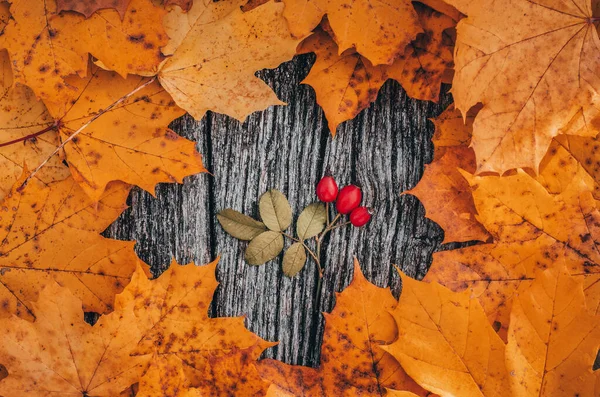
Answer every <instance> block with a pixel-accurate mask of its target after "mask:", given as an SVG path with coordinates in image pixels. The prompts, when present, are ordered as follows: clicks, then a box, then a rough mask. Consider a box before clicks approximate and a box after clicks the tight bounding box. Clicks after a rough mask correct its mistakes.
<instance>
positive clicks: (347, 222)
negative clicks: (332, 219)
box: [329, 221, 352, 231]
mask: <svg viewBox="0 0 600 397" xmlns="http://www.w3.org/2000/svg"><path fill="white" fill-rule="evenodd" d="M351 223H352V222H350V221H346V222H344V223H340V224H339V225H335V226H333V227H332V228H331V229H329V231H332V230H335V229H337V228H339V227H342V226H346V225H349V224H351Z"/></svg>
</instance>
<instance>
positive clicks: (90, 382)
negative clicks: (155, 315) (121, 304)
mask: <svg viewBox="0 0 600 397" xmlns="http://www.w3.org/2000/svg"><path fill="white" fill-rule="evenodd" d="M28 304H29V305H30V306H31V308H32V312H33V314H34V315H35V318H36V320H35V322H29V321H26V320H23V319H19V318H17V317H12V318H3V319H0V329H1V330H2V344H1V345H0V363H2V364H3V365H4V366H5V367H6V368H7V370H8V376H7V377H6V378H5V379H3V380H2V381H0V394H2V395H3V396H7V397H16V396H20V397H39V396H42V395H52V394H54V395H57V396H58V395H60V396H68V395H76V396H86V395H87V396H117V395H119V393H120V392H121V391H122V390H123V389H125V388H126V387H128V386H130V385H131V384H133V383H135V382H137V380H138V379H139V378H140V376H141V375H142V373H143V371H144V369H145V368H146V367H147V363H148V361H149V359H150V356H131V353H132V352H133V350H134V349H135V347H136V345H137V341H138V340H139V338H140V336H141V334H142V333H141V330H140V328H139V327H138V326H137V324H136V318H135V315H134V313H133V310H132V307H131V306H132V305H130V306H129V307H125V308H118V310H117V311H115V312H114V313H111V314H108V315H105V316H102V317H101V318H100V320H98V322H97V323H96V324H95V325H94V326H93V327H92V326H91V325H89V324H87V323H86V322H85V321H84V319H83V311H82V310H81V304H82V302H81V301H80V300H79V299H77V298H76V297H75V296H74V295H73V294H72V293H71V292H70V291H69V290H68V289H66V288H62V287H60V286H59V285H58V284H56V283H51V284H49V285H48V286H47V287H46V288H44V290H43V291H42V292H41V293H40V295H39V299H38V300H37V302H34V303H28Z"/></svg>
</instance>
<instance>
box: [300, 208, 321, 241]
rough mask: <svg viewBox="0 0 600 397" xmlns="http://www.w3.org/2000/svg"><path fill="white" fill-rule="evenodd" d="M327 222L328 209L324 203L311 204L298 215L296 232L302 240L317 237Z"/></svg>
mask: <svg viewBox="0 0 600 397" xmlns="http://www.w3.org/2000/svg"><path fill="white" fill-rule="evenodd" d="M326 223H327V209H326V208H325V205H324V204H323V203H312V204H309V205H308V206H307V207H306V208H305V209H304V210H302V212H301V213H300V215H299V216H298V220H297V221H296V234H298V238H299V239H300V240H306V239H309V238H312V237H315V236H316V235H318V234H319V233H321V232H322V231H323V229H324V228H325V224H326Z"/></svg>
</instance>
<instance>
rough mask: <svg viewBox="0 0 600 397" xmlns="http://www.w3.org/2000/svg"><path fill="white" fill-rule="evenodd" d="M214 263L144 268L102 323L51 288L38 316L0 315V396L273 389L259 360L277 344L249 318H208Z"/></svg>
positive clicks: (36, 305) (42, 295) (43, 295)
mask: <svg viewBox="0 0 600 397" xmlns="http://www.w3.org/2000/svg"><path fill="white" fill-rule="evenodd" d="M215 267H216V261H215V262H213V263H211V264H209V265H207V266H194V265H192V264H190V265H188V266H180V265H178V264H177V263H175V262H173V263H172V264H171V266H170V268H169V269H168V270H167V271H165V272H164V273H163V274H162V275H161V276H160V277H158V278H157V279H154V280H148V278H147V276H146V274H145V272H144V270H143V269H142V268H141V267H140V266H138V268H137V270H136V271H135V273H134V275H133V277H132V280H131V283H130V284H129V285H128V286H127V287H126V288H125V290H124V291H123V292H122V293H121V294H119V295H117V296H116V298H115V304H114V312H113V313H110V314H108V315H103V316H101V317H100V320H99V321H98V322H97V323H96V324H95V325H94V326H90V325H89V324H86V323H85V322H84V321H83V311H82V308H81V306H82V302H81V301H80V300H79V299H77V298H76V297H75V296H73V294H72V293H71V292H69V290H68V289H66V288H63V287H59V286H58V285H57V284H56V283H51V284H49V285H48V286H47V287H46V288H45V289H44V290H43V291H42V292H41V293H40V296H39V300H38V301H37V302H34V303H32V304H31V306H32V310H33V312H34V314H35V316H36V319H35V321H34V322H29V321H26V320H23V319H20V318H17V317H11V318H5V319H0V330H1V331H2V334H3V343H2V345H0V363H2V365H4V366H5V367H6V369H7V372H8V376H7V377H6V378H5V379H3V380H2V381H0V393H2V394H3V395H6V396H11V397H12V396H13V395H14V394H13V393H14V392H15V391H18V392H19V395H20V396H31V397H34V396H35V397H37V396H39V395H42V394H43V393H47V394H48V393H50V394H57V395H61V396H62V395H69V394H74V395H78V396H80V395H89V396H115V395H119V394H120V393H121V392H124V393H125V394H124V395H131V393H132V392H135V389H138V388H137V387H136V388H133V389H132V388H131V386H132V385H134V384H136V383H139V390H138V393H139V395H141V396H146V397H149V396H164V395H166V394H165V393H166V392H167V391H168V392H169V393H173V394H168V395H169V396H177V397H183V396H186V397H192V396H200V395H203V396H206V395H224V394H226V393H228V392H230V391H231V390H236V391H237V392H239V393H240V395H254V394H258V395H264V393H265V392H266V389H267V386H268V385H267V384H266V383H265V382H264V381H262V380H261V379H260V377H259V375H258V372H257V370H256V368H255V366H254V361H256V359H257V358H258V356H259V355H260V353H261V352H262V351H263V350H264V349H265V348H267V347H269V346H272V345H273V344H272V343H268V342H265V341H264V340H262V339H261V338H259V337H258V336H256V335H254V334H253V333H251V332H250V331H248V330H247V329H246V328H245V327H244V324H243V321H244V320H243V318H240V317H238V318H209V317H208V308H209V306H210V303H211V300H212V296H213V294H214V291H215V288H216V286H217V282H216V280H215V276H214V272H215ZM157 393H158V394H157ZM50 394H48V395H50ZM121 395H123V394H121Z"/></svg>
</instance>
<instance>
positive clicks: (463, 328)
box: [383, 263, 600, 397]
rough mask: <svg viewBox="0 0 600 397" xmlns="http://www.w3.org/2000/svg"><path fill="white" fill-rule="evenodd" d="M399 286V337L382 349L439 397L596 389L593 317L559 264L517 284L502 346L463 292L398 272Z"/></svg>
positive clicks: (598, 321)
mask: <svg viewBox="0 0 600 397" xmlns="http://www.w3.org/2000/svg"><path fill="white" fill-rule="evenodd" d="M402 285H403V288H402V295H401V296H400V302H399V304H398V306H397V307H396V309H394V311H393V315H394V318H395V319H396V322H397V324H398V329H399V337H398V340H397V341H396V342H394V343H393V344H391V345H389V346H384V347H383V348H384V349H385V350H386V351H388V352H389V353H390V354H392V355H393V356H394V357H396V359H398V361H400V363H401V364H402V366H403V367H404V368H405V370H406V372H407V373H408V374H409V375H411V376H412V377H413V378H414V379H415V380H416V381H417V383H419V384H420V385H421V386H423V387H424V388H425V389H427V390H430V391H432V392H434V393H437V394H439V395H440V396H443V397H446V396H447V397H450V396H465V397H471V396H473V397H475V396H476V397H491V396H498V397H499V396H505V395H507V393H510V395H513V396H532V397H533V396H567V395H568V396H594V395H597V394H598V390H599V389H598V385H600V372H598V371H593V370H592V366H593V364H594V359H595V357H596V353H597V352H598V348H599V347H600V327H599V325H600V317H598V316H595V315H592V314H590V313H589V309H588V308H587V307H586V303H585V298H584V292H583V288H582V280H580V279H579V280H578V279H577V277H574V276H571V275H569V272H568V271H567V269H566V267H564V266H563V265H562V264H561V263H556V264H555V265H554V266H553V267H552V268H549V269H547V270H545V271H544V272H541V273H540V274H539V275H538V278H537V279H536V280H535V281H533V282H532V283H531V284H529V285H526V284H522V285H521V286H520V287H519V288H518V294H516V297H515V300H514V303H513V305H512V310H511V313H510V318H511V320H510V326H509V329H508V343H507V344H506V345H505V344H504V342H503V341H502V340H501V339H500V338H499V336H498V335H496V333H495V332H494V329H493V328H492V326H491V325H490V324H489V323H488V322H487V320H486V314H485V313H484V310H483V308H482V307H481V305H480V304H479V302H478V301H477V300H476V299H474V298H472V297H470V296H469V292H467V291H465V292H462V293H457V292H451V291H450V290H448V289H446V288H444V287H442V286H441V285H439V284H437V283H425V282H420V281H416V280H412V279H410V278H408V277H405V276H402Z"/></svg>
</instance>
